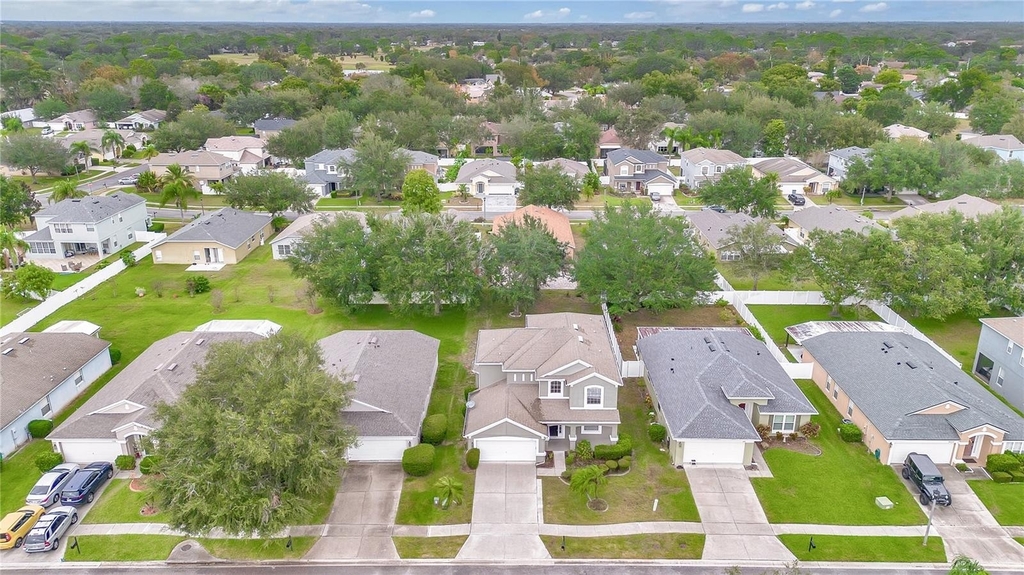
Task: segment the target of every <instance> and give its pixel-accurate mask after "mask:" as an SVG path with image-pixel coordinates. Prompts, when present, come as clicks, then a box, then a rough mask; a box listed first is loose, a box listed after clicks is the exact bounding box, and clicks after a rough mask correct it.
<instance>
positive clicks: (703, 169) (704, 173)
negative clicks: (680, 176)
mask: <svg viewBox="0 0 1024 575" xmlns="http://www.w3.org/2000/svg"><path fill="white" fill-rule="evenodd" d="M700 174H701V175H702V176H709V175H711V168H710V167H708V166H701V167H700Z"/></svg>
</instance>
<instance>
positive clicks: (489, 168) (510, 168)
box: [455, 159, 518, 184]
mask: <svg viewBox="0 0 1024 575" xmlns="http://www.w3.org/2000/svg"><path fill="white" fill-rule="evenodd" d="M485 172H490V173H491V174H493V175H490V176H489V177H488V178H487V180H488V181H489V182H491V183H494V184H511V183H514V182H516V181H517V180H516V178H517V177H518V174H517V173H516V167H515V166H514V165H512V162H503V161H501V160H491V159H487V160H473V161H472V162H466V164H465V165H463V166H462V167H461V168H459V176H458V177H457V178H455V183H457V184H469V183H472V181H473V178H475V177H477V176H479V175H480V174H484V173H485Z"/></svg>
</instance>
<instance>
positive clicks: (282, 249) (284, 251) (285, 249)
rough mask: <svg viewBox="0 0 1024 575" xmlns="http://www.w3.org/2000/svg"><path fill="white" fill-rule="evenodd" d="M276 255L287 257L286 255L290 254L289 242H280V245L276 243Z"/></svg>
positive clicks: (290, 246)
mask: <svg viewBox="0 0 1024 575" xmlns="http://www.w3.org/2000/svg"><path fill="white" fill-rule="evenodd" d="M277 255H279V256H284V257H288V256H290V255H292V245H291V244H280V245H278V246H277Z"/></svg>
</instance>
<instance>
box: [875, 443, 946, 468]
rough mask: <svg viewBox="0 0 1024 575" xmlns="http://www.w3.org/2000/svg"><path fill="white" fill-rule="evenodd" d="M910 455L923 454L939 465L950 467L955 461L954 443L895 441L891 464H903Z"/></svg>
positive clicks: (890, 457)
mask: <svg viewBox="0 0 1024 575" xmlns="http://www.w3.org/2000/svg"><path fill="white" fill-rule="evenodd" d="M910 453H923V454H925V455H927V456H928V457H930V458H931V459H932V461H934V462H935V463H937V464H939V465H948V464H949V463H951V462H952V460H953V443H952V442H950V441H893V442H892V449H890V450H889V463H890V464H892V463H903V462H904V461H905V460H906V459H907V455H908V454H910Z"/></svg>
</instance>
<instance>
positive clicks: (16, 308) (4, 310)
mask: <svg viewBox="0 0 1024 575" xmlns="http://www.w3.org/2000/svg"><path fill="white" fill-rule="evenodd" d="M37 305H39V301H38V300H34V299H28V298H24V297H17V296H13V297H0V325H7V324H9V323H11V322H12V321H14V320H16V319H18V314H20V313H21V312H23V311H25V310H28V309H32V308H34V307H36V306H37Z"/></svg>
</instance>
